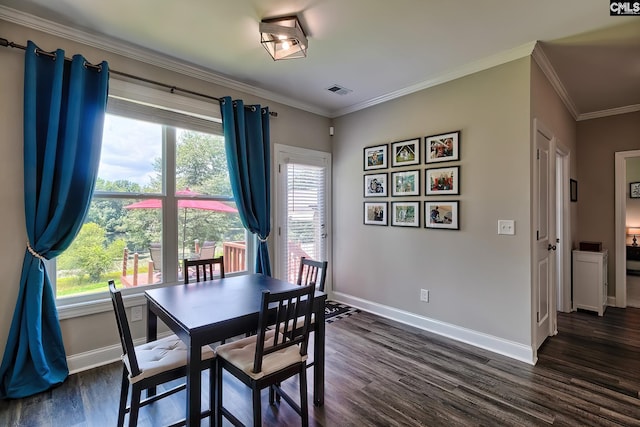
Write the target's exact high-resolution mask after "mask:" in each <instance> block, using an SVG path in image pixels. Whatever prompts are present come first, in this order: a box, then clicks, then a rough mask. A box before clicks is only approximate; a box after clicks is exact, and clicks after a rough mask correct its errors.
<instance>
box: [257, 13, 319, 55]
mask: <svg viewBox="0 0 640 427" xmlns="http://www.w3.org/2000/svg"><path fill="white" fill-rule="evenodd" d="M260 43H262V46H264V48H265V49H266V50H267V52H269V55H271V57H272V58H273V60H274V61H279V60H281V59H295V58H304V57H306V56H307V36H306V34H305V33H304V30H303V29H302V26H301V25H300V21H298V17H297V16H295V15H293V16H283V17H282V18H270V19H263V20H262V22H260Z"/></svg>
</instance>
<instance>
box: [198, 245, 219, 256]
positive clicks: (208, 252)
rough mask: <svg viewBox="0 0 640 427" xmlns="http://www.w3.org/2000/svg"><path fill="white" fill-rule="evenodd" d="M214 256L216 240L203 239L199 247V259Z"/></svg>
mask: <svg viewBox="0 0 640 427" xmlns="http://www.w3.org/2000/svg"><path fill="white" fill-rule="evenodd" d="M215 256H216V242H213V241H210V240H205V241H204V243H203V244H202V246H201V247H200V256H199V257H198V258H200V259H209V258H214V257H215Z"/></svg>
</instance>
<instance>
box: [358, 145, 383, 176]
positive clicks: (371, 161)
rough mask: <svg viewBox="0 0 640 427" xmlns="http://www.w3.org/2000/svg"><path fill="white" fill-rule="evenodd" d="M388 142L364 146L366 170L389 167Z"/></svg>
mask: <svg viewBox="0 0 640 427" xmlns="http://www.w3.org/2000/svg"><path fill="white" fill-rule="evenodd" d="M388 149H389V145H388V144H381V145H374V146H371V147H364V170H366V171H368V170H374V169H387V168H388V159H387V158H388Z"/></svg>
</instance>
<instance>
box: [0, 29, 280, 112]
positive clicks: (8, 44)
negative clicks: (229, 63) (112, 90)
mask: <svg viewBox="0 0 640 427" xmlns="http://www.w3.org/2000/svg"><path fill="white" fill-rule="evenodd" d="M0 46H3V47H12V48H15V49H22V50H27V47H26V46H23V45H20V44H17V43H14V42H10V41H9V40H7V39H5V38H2V37H0ZM36 53H38V54H40V55H45V56H48V57H50V58H55V56H56V55H55V53H51V52H47V51H44V50H42V49H40V48H36ZM64 59H65V61H71V58H66V57H65V58H64ZM85 66H86V67H88V68H93V69H96V70H100V69H101V68H102V67H101V66H100V65H94V64H90V63H88V62H85ZM109 73H111V74H117V75H119V76H123V77H126V78H129V79H133V80H139V81H141V82H145V83H149V84H152V85H156V86H160V87H163V88H165V89H169V91H170V92H171V93H175V92H176V91H178V92H183V93H188V94H189V95H194V96H199V97H201V98H206V99H210V100H212V101H217V102H220V98H217V97H215V96H211V95H207V94H204V93H200V92H195V91H192V90H189V89H183V88H180V87H177V86H173V85H169V84H166V83H162V82H158V81H155V80H151V79H147V78H145V77H139V76H134V75H133V74H128V73H123V72H122V71H117V70H114V69H110V70H109ZM269 115H270V116H271V117H278V113H277V112H276V111H269Z"/></svg>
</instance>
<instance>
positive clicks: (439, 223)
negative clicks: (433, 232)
mask: <svg viewBox="0 0 640 427" xmlns="http://www.w3.org/2000/svg"><path fill="white" fill-rule="evenodd" d="M458 210H459V202H458V201H457V200H438V201H434V202H431V201H428V202H424V227H425V228H442V229H445V230H459V229H460V217H459V214H458Z"/></svg>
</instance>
